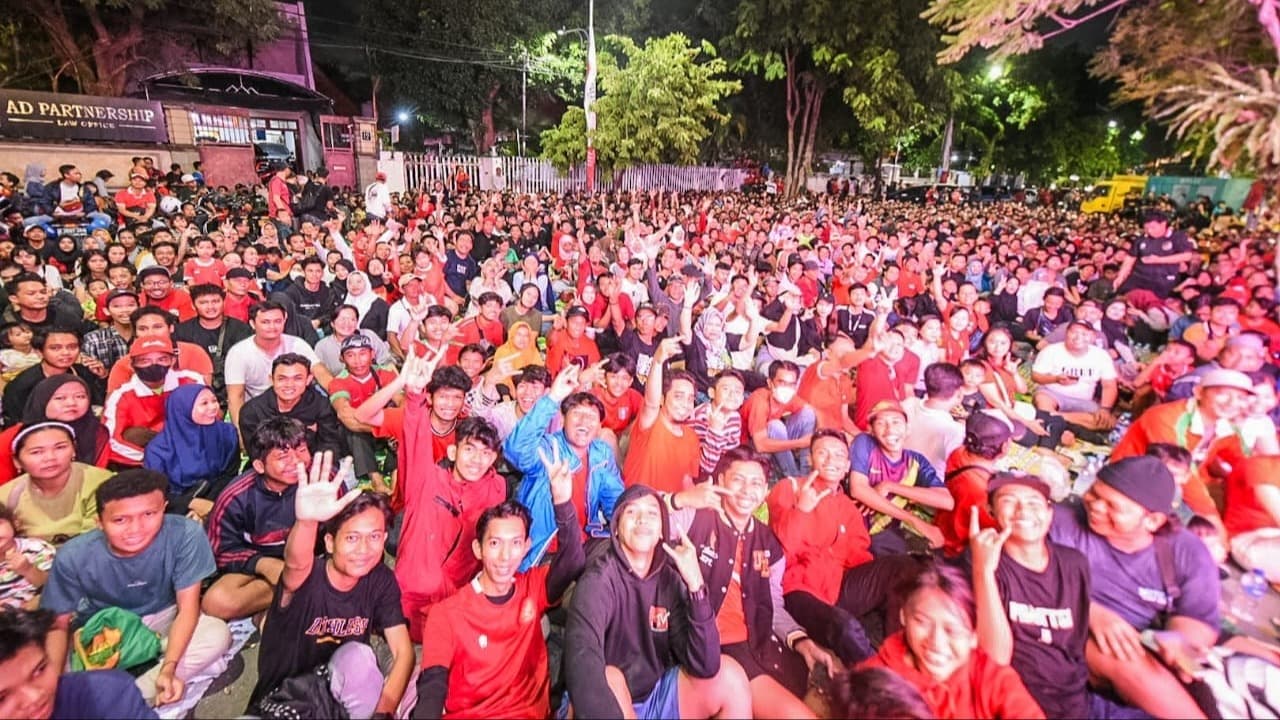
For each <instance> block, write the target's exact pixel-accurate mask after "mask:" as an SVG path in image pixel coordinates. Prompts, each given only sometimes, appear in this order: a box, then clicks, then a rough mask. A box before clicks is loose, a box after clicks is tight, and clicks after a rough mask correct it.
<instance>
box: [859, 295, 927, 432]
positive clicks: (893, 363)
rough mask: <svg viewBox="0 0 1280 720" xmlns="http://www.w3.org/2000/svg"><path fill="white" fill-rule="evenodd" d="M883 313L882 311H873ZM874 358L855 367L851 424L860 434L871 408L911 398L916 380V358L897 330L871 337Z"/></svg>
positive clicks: (883, 309)
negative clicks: (854, 392) (856, 382)
mask: <svg viewBox="0 0 1280 720" xmlns="http://www.w3.org/2000/svg"><path fill="white" fill-rule="evenodd" d="M876 309H877V311H878V312H881V313H885V312H887V310H886V309H885V308H884V307H883V306H880V307H877V308H876ZM871 342H872V343H874V348H875V350H876V352H875V354H874V355H872V356H871V357H869V358H867V359H866V361H864V362H863V363H862V364H860V365H858V393H857V395H856V396H855V397H854V403H853V409H852V412H853V422H854V424H855V425H856V426H857V427H858V428H859V429H861V430H864V431H865V430H866V429H868V428H869V427H870V426H871V425H870V423H871V419H870V415H871V408H873V407H875V406H876V405H878V404H879V403H880V402H881V401H884V400H892V401H894V402H902V401H903V400H906V399H907V398H909V397H911V396H912V394H913V392H914V390H913V388H914V387H915V383H916V379H917V378H918V377H919V376H920V358H918V357H916V355H915V353H913V352H911V351H910V350H908V349H907V347H906V337H905V336H904V335H903V334H902V331H901V330H898V329H896V328H895V329H891V330H885V331H884V332H882V333H880V334H878V335H873V336H872V339H871Z"/></svg>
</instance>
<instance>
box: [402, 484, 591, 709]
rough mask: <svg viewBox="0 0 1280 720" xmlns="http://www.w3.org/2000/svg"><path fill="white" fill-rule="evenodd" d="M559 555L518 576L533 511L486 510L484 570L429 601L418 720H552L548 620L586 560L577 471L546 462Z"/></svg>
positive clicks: (516, 507) (480, 552) (477, 549)
mask: <svg viewBox="0 0 1280 720" xmlns="http://www.w3.org/2000/svg"><path fill="white" fill-rule="evenodd" d="M543 462H544V464H545V465H546V466H547V476H548V479H549V480H550V483H551V500H552V503H553V504H554V509H555V518H556V537H557V540H558V542H559V547H560V549H559V551H558V552H557V553H556V554H555V556H554V557H553V558H552V560H551V562H550V563H549V564H542V565H537V566H535V567H533V568H530V569H529V570H527V571H525V572H518V569H519V567H520V558H521V557H523V556H524V554H525V552H526V551H527V550H528V548H529V545H530V541H529V525H530V524H531V522H532V521H531V519H530V516H529V511H528V510H527V509H526V508H525V507H524V506H523V505H521V504H520V503H518V502H516V501H514V500H508V501H507V502H504V503H502V504H501V505H498V506H496V507H491V508H489V509H487V510H485V511H484V512H483V513H482V514H481V515H480V519H479V521H478V522H477V536H476V538H475V539H474V540H473V541H472V543H471V544H472V548H471V549H472V551H473V552H474V553H475V555H476V556H477V557H479V558H480V564H481V571H480V574H479V575H477V576H476V577H475V579H473V580H472V581H471V583H470V584H469V585H467V586H464V587H462V588H461V589H460V590H458V592H456V593H454V595H453V596H452V597H450V598H448V599H447V600H444V601H442V602H440V603H438V604H436V605H434V606H432V607H431V609H430V611H428V613H427V620H426V625H425V628H424V630H423V635H424V636H426V637H429V638H431V642H430V643H424V644H423V646H422V647H423V652H422V673H421V674H420V675H419V676H418V684H417V687H418V706H417V708H416V710H415V715H417V716H419V717H442V716H445V715H447V716H448V717H450V718H497V717H501V718H545V717H549V716H550V715H551V708H550V705H549V703H548V698H549V693H550V685H551V679H550V673H549V670H548V661H547V645H546V641H545V640H544V639H543V637H542V624H541V622H540V620H541V618H542V616H543V615H544V614H546V611H547V610H548V609H549V608H550V607H551V606H552V605H555V604H556V603H558V602H559V601H560V597H561V595H563V594H564V591H565V590H566V589H567V588H568V586H569V584H570V583H572V582H573V581H574V580H575V579H577V577H578V575H579V574H581V573H582V569H583V567H585V565H586V556H585V554H584V553H583V549H582V536H581V533H580V532H579V530H578V524H577V520H578V517H577V513H576V512H575V510H574V506H573V473H572V472H571V471H570V470H569V465H568V464H567V463H565V462H552V461H551V460H550V459H548V458H544V460H543Z"/></svg>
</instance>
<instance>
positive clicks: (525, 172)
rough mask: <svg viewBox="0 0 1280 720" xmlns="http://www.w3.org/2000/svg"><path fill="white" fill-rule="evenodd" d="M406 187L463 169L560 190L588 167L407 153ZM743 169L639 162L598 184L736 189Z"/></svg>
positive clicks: (579, 184) (487, 181) (485, 184)
mask: <svg viewBox="0 0 1280 720" xmlns="http://www.w3.org/2000/svg"><path fill="white" fill-rule="evenodd" d="M398 157H403V162H404V185H405V188H407V189H418V188H429V187H430V186H431V184H432V183H434V182H435V181H437V180H439V181H441V182H443V183H444V184H445V186H446V187H450V188H452V187H453V179H454V177H455V176H456V175H457V172H458V169H459V168H461V169H463V170H465V171H466V172H467V176H468V177H469V178H470V179H471V183H472V185H473V186H475V187H479V188H480V189H481V190H513V191H515V192H525V193H546V192H555V193H563V192H569V191H574V190H581V189H583V188H585V187H586V184H587V180H586V170H585V168H583V167H582V166H578V167H575V168H573V169H572V170H570V171H569V173H568V174H567V175H562V174H560V172H559V171H557V170H556V169H555V167H554V166H553V165H552V164H551V163H550V161H548V160H544V159H542V158H524V157H487V156H476V155H428V154H414V153H405V154H403V156H398ZM746 176H747V173H746V171H745V170H740V169H736V168H717V167H684V166H678V165H640V166H636V167H630V168H627V169H626V170H620V171H617V172H614V173H612V174H608V173H601V174H599V175H597V177H596V186H597V187H598V188H599V189H602V190H649V189H653V188H666V189H669V190H679V191H687V190H736V189H738V188H739V187H741V186H742V183H743V182H744V181H745V180H746Z"/></svg>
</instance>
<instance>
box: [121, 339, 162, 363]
mask: <svg viewBox="0 0 1280 720" xmlns="http://www.w3.org/2000/svg"><path fill="white" fill-rule="evenodd" d="M148 353H173V343H172V342H171V341H169V340H161V339H160V338H144V339H142V340H138V341H136V342H134V343H133V347H131V348H129V357H131V358H136V357H140V356H142V355H146V354H148Z"/></svg>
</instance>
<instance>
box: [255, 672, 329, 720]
mask: <svg viewBox="0 0 1280 720" xmlns="http://www.w3.org/2000/svg"><path fill="white" fill-rule="evenodd" d="M250 714H252V715H257V716H258V717H260V718H264V720H302V719H303V718H329V719H331V720H346V719H347V718H348V717H350V716H349V715H348V714H347V709H346V708H345V707H343V705H342V703H340V702H338V701H337V699H336V698H334V697H333V693H332V692H330V691H329V666H328V665H320V666H318V667H317V668H316V669H314V670H312V671H311V672H309V673H304V674H302V675H293V676H291V677H287V678H285V679H284V680H283V681H282V682H281V683H280V685H278V686H277V687H276V689H274V690H272V691H271V692H269V693H267V694H266V695H265V696H263V698H262V699H261V700H259V701H258V702H257V706H256V707H254V708H250Z"/></svg>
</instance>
